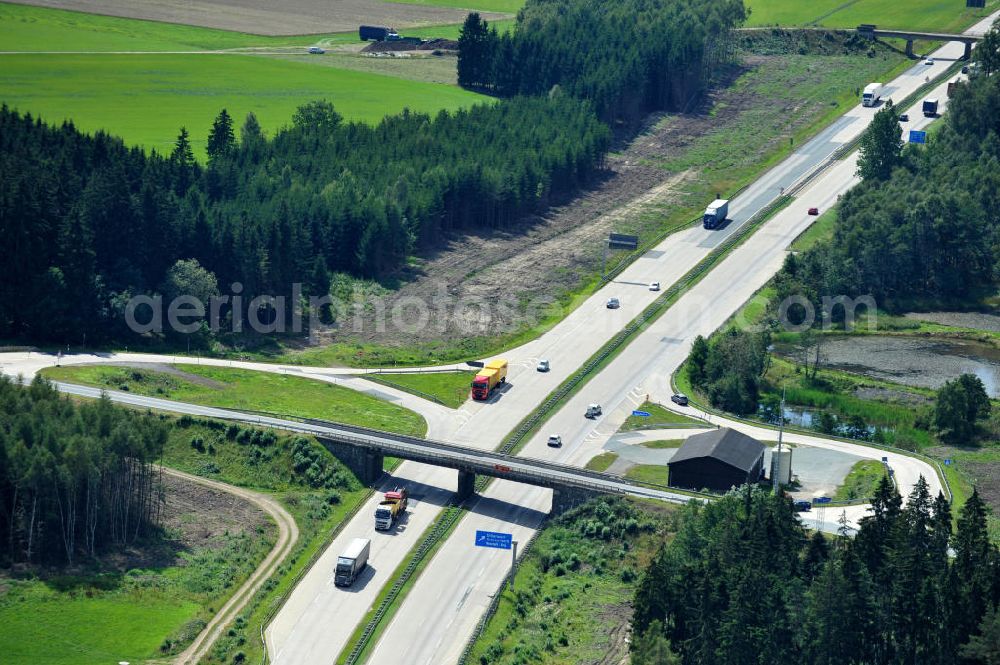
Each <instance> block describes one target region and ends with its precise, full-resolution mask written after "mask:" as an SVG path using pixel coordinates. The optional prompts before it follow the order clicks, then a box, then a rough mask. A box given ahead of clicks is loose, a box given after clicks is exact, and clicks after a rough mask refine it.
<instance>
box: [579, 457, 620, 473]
mask: <svg viewBox="0 0 1000 665" xmlns="http://www.w3.org/2000/svg"><path fill="white" fill-rule="evenodd" d="M616 459H618V453H600V454H599V455H595V456H594V457H592V458H591V459H590V461H589V462H587V466H586V468H588V469H590V470H591V471H607V470H608V467H610V466H611V465H612V464H614V463H615V460H616Z"/></svg>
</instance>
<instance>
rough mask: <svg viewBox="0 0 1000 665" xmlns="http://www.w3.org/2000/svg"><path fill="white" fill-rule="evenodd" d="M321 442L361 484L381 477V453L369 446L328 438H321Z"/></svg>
mask: <svg viewBox="0 0 1000 665" xmlns="http://www.w3.org/2000/svg"><path fill="white" fill-rule="evenodd" d="M322 442H323V445H324V446H325V447H326V449H327V450H329V451H330V452H331V453H333V456H334V457H336V458H337V459H338V460H340V461H341V462H343V464H344V466H346V467H347V468H348V469H350V470H351V472H352V473H353V474H354V475H355V476H357V477H358V480H360V481H361V483H362V484H364V485H373V484H375V481H377V480H378V479H379V478H381V477H382V474H383V473H384V471H383V469H382V465H383V463H384V461H385V460H384V459H383V455H382V453H380V452H378V451H376V450H372V449H370V448H364V447H361V446H352V445H349V444H346V443H339V442H337V441H330V440H328V439H322Z"/></svg>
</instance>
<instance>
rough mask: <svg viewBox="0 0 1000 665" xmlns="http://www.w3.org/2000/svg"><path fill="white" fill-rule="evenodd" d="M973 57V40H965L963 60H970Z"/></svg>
mask: <svg viewBox="0 0 1000 665" xmlns="http://www.w3.org/2000/svg"><path fill="white" fill-rule="evenodd" d="M971 57H972V42H965V53H964V54H963V55H962V60H968V59H969V58H971Z"/></svg>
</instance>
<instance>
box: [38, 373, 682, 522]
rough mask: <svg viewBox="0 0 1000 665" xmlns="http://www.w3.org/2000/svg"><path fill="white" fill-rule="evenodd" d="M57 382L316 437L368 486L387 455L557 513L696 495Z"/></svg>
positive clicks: (461, 490)
mask: <svg viewBox="0 0 1000 665" xmlns="http://www.w3.org/2000/svg"><path fill="white" fill-rule="evenodd" d="M55 385H56V387H57V388H58V389H59V391H60V392H64V393H69V394H72V395H79V396H82V397H92V398H98V397H100V396H101V395H102V394H106V395H107V396H108V397H109V398H110V399H111V400H112V401H113V402H117V403H120V404H127V405H130V406H136V407H140V408H143V409H153V410H156V411H167V412H171V413H179V414H182V415H190V416H197V417H202V418H215V419H218V420H227V421H231V422H238V423H243V424H246V425H253V426H257V427H272V428H275V429H282V430H286V431H289V432H299V433H301V434H308V435H311V436H315V437H316V438H317V439H319V440H320V441H321V442H322V443H323V445H324V446H326V448H327V449H328V450H330V452H332V453H333V454H334V455H335V456H336V457H337V458H338V459H340V460H341V461H342V462H344V464H345V465H346V466H347V467H348V468H349V469H351V471H353V472H354V473H355V474H356V475H357V476H358V478H359V479H360V480H361V481H362V482H363V483H365V484H366V485H368V484H372V483H374V482H375V481H376V480H378V478H379V477H381V476H382V474H383V470H382V465H383V461H384V458H385V456H387V455H388V456H392V457H399V458H401V459H407V460H412V461H414V462H420V463H422V464H433V465H435V466H443V467H447V468H450V469H455V470H457V471H458V498H459V500H464V499H467V498H469V497H470V496H472V495H473V493H474V492H475V482H476V476H490V477H493V478H502V479H504V480H511V481H514V482H519V483H525V484H528V485H537V486H539V487H547V488H550V489H552V490H553V494H552V511H553V512H554V513H558V512H562V511H563V510H566V509H568V508H571V507H572V506H574V505H577V504H579V503H583V502H584V501H586V500H587V499H589V498H590V497H592V496H595V495H600V494H619V495H631V496H638V497H644V498H649V499H657V500H660V501H669V502H672V503H687V502H688V501H690V500H691V498H692V496H691V495H688V494H681V493H679V492H671V491H667V490H658V489H652V488H649V487H646V486H643V485H639V484H637V483H634V482H632V481H630V480H628V479H626V478H621V477H619V476H613V475H611V474H607V473H599V472H597V471H590V470H587V469H581V468H579V467H575V466H569V465H566V464H558V463H556V462H550V461H547V460H541V459H534V458H530V457H516V456H514V455H505V454H502V453H497V452H493V451H487V450H479V449H476V448H469V447H466V446H458V445H454V444H451V443H444V442H442V441H433V440H430V439H421V438H419V437H413V436H405V435H401V434H391V433H389V432H381V431H378V430H372V429H367V428H364V427H355V426H352V425H342V424H339V423H331V422H326V421H321V420H308V419H303V420H301V421H299V420H290V419H286V418H277V417H274V416H268V415H259V414H254V413H244V412H241V411H231V410H229V409H219V408H215V407H208V406H199V405H196V404H188V403H186V402H176V401H173V400H166V399H160V398H157V397H145V396H142V395H134V394H131V393H125V392H118V391H102V390H100V389H99V388H92V387H89V386H80V385H77V384H72V383H62V382H56V383H55Z"/></svg>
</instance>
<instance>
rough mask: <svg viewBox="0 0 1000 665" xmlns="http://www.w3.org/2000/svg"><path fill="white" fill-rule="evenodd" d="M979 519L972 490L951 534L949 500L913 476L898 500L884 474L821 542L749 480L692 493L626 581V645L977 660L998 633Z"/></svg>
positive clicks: (718, 652)
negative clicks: (674, 525)
mask: <svg viewBox="0 0 1000 665" xmlns="http://www.w3.org/2000/svg"><path fill="white" fill-rule="evenodd" d="M985 515H986V512H985V506H984V505H983V503H982V500H981V499H980V498H979V495H978V494H976V493H974V494H973V496H972V497H971V498H970V499H969V500H968V501H967V502H966V504H965V506H963V509H962V513H961V516H960V518H959V521H958V532H957V533H956V534H955V535H954V537H952V527H951V508H950V506H949V504H948V502H947V501H946V500H945V499H944V497H943V496H940V495H939V496H938V497H936V498H933V499H932V498H931V496H930V494H929V492H928V486H927V483H926V482H925V480H924V479H923V478H920V479H918V481H917V483H916V484H915V486H914V488H913V490H912V491H911V493H910V495H909V496H908V497H907V500H906V503H905V505H904V504H903V501H902V499H901V497H900V496H899V494H898V493H897V492H896V490H895V487H894V486H893V484H892V483H891V481H889V480H885V481H884V482H882V483H881V484H880V486H879V488H878V491H877V493H876V497H875V499H874V501H873V514H872V515H871V516H869V517H867V518H865V519H864V520H863V521H862V523H861V528H860V531H859V533H858V534H857V536H856V537H855V538H854V539H851V538H850V537H848V536H845V535H841V536H839V537H837V538H836V540H835V542H834V543H833V546H830V543H829V542H828V537H827V536H824V535H823V534H820V533H816V534H814V535H813V537H812V538H810V539H809V540H808V541H807V540H806V538H805V537H804V533H803V531H802V529H801V526H800V524H799V521H798V519H797V518H796V516H795V514H794V513H793V512H792V509H791V501H790V500H789V499H787V498H785V497H783V496H774V495H772V494H770V493H769V492H766V491H764V490H761V489H759V488H753V489H751V488H749V487H744V488H741V489H739V490H734V491H733V492H730V493H729V494H728V495H727V496H726V497H724V498H723V499H721V500H720V501H717V502H714V503H712V504H710V505H707V506H705V505H696V504H694V503H692V504H691V505H689V506H688V507H687V509H686V511H685V513H684V515H683V517H682V519H681V524H680V526H679V529H678V533H677V536H676V537H675V538H674V539H673V540H672V541H671V542H669V543H667V544H666V545H664V546H663V547H662V548H661V550H660V551H659V552H658V553H657V554H656V555H655V556H654V558H653V560H652V562H651V564H650V566H649V567H648V568H647V570H646V571H645V572H644V574H643V577H642V579H641V580H640V583H639V586H638V588H637V591H636V597H635V613H634V618H633V634H634V635H635V645H636V646H635V647H634V650H635V651H636V653H637V654H638V653H643V654H645V653H646V652H650V651H651V652H655V653H658V654H663V653H664V651H663V650H664V646H665V645H664V643H667V644H669V646H670V649H671V651H672V652H673V653H675V654H677V655H678V656H679V657H680V659H681V662H682V663H683V664H684V665H717V664H720V663H725V664H733V665H735V664H737V663H740V664H743V663H760V664H761V665H764V664H768V665H770V664H772V663H797V662H801V663H810V665H917V664H921V663H928V664H929V663H934V664H935V665H948V664H951V663H959V662H962V663H972V662H986V661H982V660H967V659H963V658H961V657H960V655H959V654H960V651H962V650H963V649H964V652H965V653H966V654H967V655H968V656H969V657H971V656H972V655H973V654H975V655H976V657H978V658H982V654H983V653H984V652H985V651H986V650H988V649H989V645H990V644H992V643H993V642H994V641H995V640H996V635H997V634H1000V630H998V627H997V626H996V625H995V624H996V623H997V620H996V618H995V615H994V614H991V612H992V611H993V610H994V608H996V605H997V602H998V600H1000V598H998V597H997V595H996V590H997V556H998V555H997V548H996V547H995V546H994V545H992V544H991V543H990V542H989V538H988V536H987V535H986V518H985ZM949 545H952V546H953V547H954V550H955V556H954V558H953V559H952V558H950V557H949V553H948V548H949ZM980 630H981V631H982V634H983V637H982V638H981V639H978V638H975V637H974V636H975V635H976V634H977V632H978V631H980ZM651 633H653V634H652V635H651ZM963 645H968V646H966V647H963ZM643 657H645V656H643Z"/></svg>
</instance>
